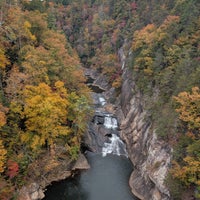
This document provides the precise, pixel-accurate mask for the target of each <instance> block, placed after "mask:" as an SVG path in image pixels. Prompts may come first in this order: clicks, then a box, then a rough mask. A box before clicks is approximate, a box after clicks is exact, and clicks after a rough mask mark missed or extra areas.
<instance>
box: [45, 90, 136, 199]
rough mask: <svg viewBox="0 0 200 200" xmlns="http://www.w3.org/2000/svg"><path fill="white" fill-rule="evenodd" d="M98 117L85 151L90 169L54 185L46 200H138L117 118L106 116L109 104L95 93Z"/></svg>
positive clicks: (50, 188) (101, 95) (48, 189)
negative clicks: (131, 184) (132, 183)
mask: <svg viewBox="0 0 200 200" xmlns="http://www.w3.org/2000/svg"><path fill="white" fill-rule="evenodd" d="M92 95H93V99H94V107H95V111H96V112H95V115H94V118H93V120H92V122H90V125H89V130H88V138H87V139H85V141H84V142H85V146H87V147H88V149H90V150H92V151H93V152H90V151H85V156H86V158H87V160H88V162H89V164H90V166H91V167H90V169H88V170H86V171H82V172H80V173H78V174H77V175H75V176H74V177H72V178H70V179H67V180H65V181H61V182H58V183H53V184H52V185H51V186H49V187H48V188H47V191H46V193H45V198H44V200H66V199H67V200H74V199H76V200H102V199H104V200H122V199H126V200H135V199H136V197H134V196H133V195H132V193H131V190H130V188H129V184H128V182H129V177H130V174H131V172H132V170H133V167H132V163H131V162H130V160H129V159H128V154H127V151H126V146H125V144H124V143H123V141H122V140H121V139H120V137H119V132H118V130H117V129H118V122H117V118H116V117H115V116H114V115H113V114H112V113H108V112H106V110H105V109H104V107H105V106H106V100H105V98H104V96H103V94H101V93H93V94H92Z"/></svg>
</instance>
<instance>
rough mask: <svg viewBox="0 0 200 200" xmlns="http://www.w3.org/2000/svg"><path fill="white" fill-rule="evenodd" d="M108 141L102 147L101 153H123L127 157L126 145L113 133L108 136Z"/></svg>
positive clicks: (104, 154)
mask: <svg viewBox="0 0 200 200" xmlns="http://www.w3.org/2000/svg"><path fill="white" fill-rule="evenodd" d="M109 140H110V142H109V143H108V142H105V143H104V147H103V148H102V155H103V156H106V155H107V154H115V155H118V156H120V155H123V156H126V157H128V154H127V151H126V146H125V144H124V143H123V141H122V140H121V139H120V138H119V137H118V136H117V135H115V134H112V137H109Z"/></svg>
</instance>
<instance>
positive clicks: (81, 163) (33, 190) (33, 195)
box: [17, 154, 90, 200]
mask: <svg viewBox="0 0 200 200" xmlns="http://www.w3.org/2000/svg"><path fill="white" fill-rule="evenodd" d="M70 168H71V169H70ZM89 168H90V165H89V164H88V161H87V159H86V158H85V156H84V155H83V154H80V155H79V157H78V159H77V161H76V162H75V163H74V164H73V165H72V162H64V161H62V162H60V165H58V166H57V167H55V168H53V169H52V170H50V171H49V172H48V175H45V176H44V177H41V178H40V179H39V180H38V179H37V182H34V180H33V183H30V184H29V185H27V186H23V187H22V188H21V190H20V191H19V195H18V197H17V200H41V199H43V198H44V196H45V195H44V190H45V187H47V186H48V185H50V184H51V183H52V182H54V181H61V180H64V179H67V178H69V177H70V176H72V175H73V171H77V170H85V169H89Z"/></svg>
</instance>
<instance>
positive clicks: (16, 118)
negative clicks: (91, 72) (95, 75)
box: [0, 0, 200, 199]
mask: <svg viewBox="0 0 200 200" xmlns="http://www.w3.org/2000/svg"><path fill="white" fill-rule="evenodd" d="M199 7H200V4H199V1H198V0H190V1H189V0H176V1H174V0H161V1H157V0H151V1H131V0H108V1H105V0H98V1H97V0H90V1H89V0H73V1H72V0H46V1H40V0H32V1H28V0H9V1H7V0H2V1H1V2H0V155H1V156H0V173H1V177H0V196H1V194H3V195H4V196H5V199H9V198H10V196H11V195H10V194H11V193H13V192H11V191H13V190H14V189H16V188H14V187H19V185H20V184H21V183H20V184H19V182H20V181H19V180H21V182H23V181H22V179H23V178H22V177H23V176H25V172H26V170H28V167H29V166H30V165H31V163H33V162H34V160H35V159H37V157H39V156H40V154H41V152H42V151H43V150H48V149H49V147H50V149H51V148H53V147H55V146H56V145H64V146H67V149H68V154H69V155H71V156H72V157H73V158H76V157H77V153H78V151H79V146H80V141H81V135H82V134H83V133H84V131H85V129H86V127H87V119H88V113H90V106H89V104H90V100H89V89H88V88H87V87H86V85H85V77H84V76H83V70H82V68H81V63H82V64H83V65H85V66H86V67H91V68H94V69H96V70H98V71H99V72H101V73H103V74H104V75H106V77H107V78H108V82H109V84H110V85H111V86H113V87H114V88H116V90H117V91H118V93H117V94H119V92H120V87H121V81H122V77H121V75H122V73H123V68H124V66H126V67H128V68H129V69H130V71H131V72H132V77H133V79H134V81H135V85H136V87H137V89H138V90H140V92H141V94H142V95H143V99H144V102H145V109H146V111H147V112H148V116H149V117H150V119H151V120H152V123H153V125H154V127H155V128H156V132H157V135H158V137H159V138H160V139H161V140H165V141H166V142H168V143H169V144H171V145H172V147H173V148H174V161H173V165H172V170H171V172H170V173H171V175H172V180H171V181H172V182H173V181H174V180H175V182H176V183H178V186H177V187H176V189H175V190H174V188H172V189H171V192H172V196H173V195H174V198H175V199H180V198H181V197H180V195H181V192H182V191H181V190H179V188H183V189H188V188H189V189H190V190H193V193H195V194H194V195H199V193H200V192H199V189H198V186H199V158H200V154H199V123H200V122H199V112H200V110H199V105H200V102H199V98H200V96H199V86H200V82H199V81H200V67H199V66H200V64H199V62H200V11H199ZM122 46H123V48H124V54H125V56H126V58H127V59H126V63H124V65H123V66H120V59H119V49H120V48H121V47H122ZM114 99H115V97H112V100H114ZM63 143H64V144H63ZM179 172H180V173H179ZM172 182H170V183H172ZM175 182H173V183H175ZM173 183H172V184H169V186H173ZM1 185H6V186H5V187H4V188H5V189H3V190H1ZM177 188H178V189H177ZM173 191H176V192H175V193H173ZM195 191H196V192H195Z"/></svg>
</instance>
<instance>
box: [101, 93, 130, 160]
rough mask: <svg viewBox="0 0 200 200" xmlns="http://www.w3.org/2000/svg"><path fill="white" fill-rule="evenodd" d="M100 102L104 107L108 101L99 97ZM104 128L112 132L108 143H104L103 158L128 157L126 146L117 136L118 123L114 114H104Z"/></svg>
mask: <svg viewBox="0 0 200 200" xmlns="http://www.w3.org/2000/svg"><path fill="white" fill-rule="evenodd" d="M98 99H99V102H100V103H101V106H102V107H103V106H104V105H105V104H106V100H105V98H104V97H103V96H99V98H98ZM103 125H104V127H105V128H106V129H110V130H111V134H110V135H109V136H108V142H105V143H104V146H103V147H102V156H103V157H105V156H106V155H107V154H115V155H118V156H120V155H124V156H126V157H128V153H127V151H126V145H125V144H124V142H123V141H122V140H121V139H120V137H119V136H118V135H116V132H117V131H116V129H117V128H118V122H117V119H116V117H114V116H113V115H112V114H108V113H106V114H104V123H103Z"/></svg>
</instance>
